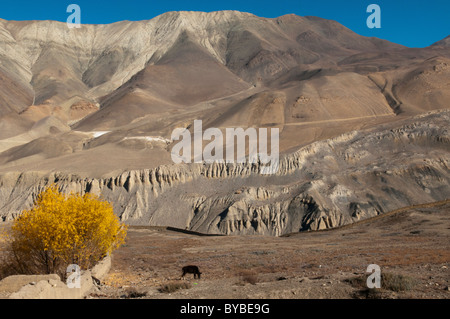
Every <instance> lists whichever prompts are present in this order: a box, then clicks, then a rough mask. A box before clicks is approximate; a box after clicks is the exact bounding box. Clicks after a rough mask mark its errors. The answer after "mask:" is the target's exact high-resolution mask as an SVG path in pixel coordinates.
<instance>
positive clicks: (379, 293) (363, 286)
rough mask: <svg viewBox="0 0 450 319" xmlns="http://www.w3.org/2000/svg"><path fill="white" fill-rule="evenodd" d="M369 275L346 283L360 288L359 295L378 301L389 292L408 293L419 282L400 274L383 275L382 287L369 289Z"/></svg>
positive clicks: (347, 280)
mask: <svg viewBox="0 0 450 319" xmlns="http://www.w3.org/2000/svg"><path fill="white" fill-rule="evenodd" d="M368 276H369V275H367V274H366V275H363V276H359V277H353V278H350V279H346V280H345V281H346V282H347V283H349V284H350V285H352V286H353V287H356V288H359V289H360V290H359V291H358V293H359V295H361V296H364V297H365V298H368V299H377V298H382V297H383V296H384V293H385V292H387V291H394V292H401V291H408V290H411V289H413V288H414V286H415V285H416V284H417V280H416V279H414V278H412V277H409V276H405V275H399V274H392V273H385V272H382V273H381V283H380V284H381V287H380V288H379V289H378V288H368V287H367V278H368Z"/></svg>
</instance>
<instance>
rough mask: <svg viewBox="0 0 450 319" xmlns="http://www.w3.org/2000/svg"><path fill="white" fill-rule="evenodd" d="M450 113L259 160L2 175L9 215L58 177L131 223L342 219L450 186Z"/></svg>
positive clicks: (292, 227)
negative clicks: (264, 171) (276, 160)
mask: <svg viewBox="0 0 450 319" xmlns="http://www.w3.org/2000/svg"><path fill="white" fill-rule="evenodd" d="M448 123H450V111H448V110H443V111H435V112H432V113H429V114H426V115H421V116H418V117H415V118H413V119H408V120H404V121H403V122H402V123H397V124H395V125H394V124H390V125H388V124H386V125H384V127H382V128H377V129H372V130H370V131H358V132H350V133H347V134H343V135H341V136H339V137H337V138H333V139H330V140H325V141H318V142H315V143H313V144H310V145H308V146H306V147H303V148H301V149H299V150H298V151H296V152H295V153H292V154H288V155H285V156H282V157H281V158H280V169H279V171H278V173H277V174H274V175H266V176H263V175H260V174H259V171H260V165H259V164H247V165H238V164H220V163H214V164H190V165H187V164H186V165H166V166H160V167H157V168H153V169H147V170H139V171H127V172H123V173H122V174H120V175H117V176H111V177H105V178H101V179H93V178H89V177H84V176H79V175H75V174H73V175H71V174H65V173H46V172H23V173H5V174H2V175H1V176H0V207H1V208H0V214H1V216H2V219H3V220H11V219H13V218H14V217H15V216H17V215H18V214H20V212H21V211H22V210H23V209H26V208H28V207H30V206H31V204H32V203H33V200H34V199H35V197H36V195H37V194H38V193H39V192H40V191H41V190H42V189H44V188H45V187H46V186H48V185H49V184H51V183H56V184H57V185H58V186H59V187H60V188H61V190H63V191H64V192H71V191H74V192H81V193H85V192H93V193H96V194H99V195H100V196H102V197H103V198H104V199H106V200H108V201H111V202H112V203H113V204H114V208H115V212H116V214H117V215H118V216H120V218H121V219H122V220H123V221H125V222H126V223H128V224H134V225H164V226H173V227H179V228H183V229H189V230H194V231H200V232H207V233H221V234H262V235H274V236H279V235H282V234H286V233H290V232H296V231H307V230H318V229H326V228H331V227H337V226H341V225H345V224H348V223H352V222H355V221H358V220H362V219H365V218H368V217H372V216H376V215H378V214H382V213H385V212H387V211H390V210H394V209H397V208H401V207H405V206H409V205H415V204H421V203H427V202H433V201H439V200H444V199H447V198H448V197H449V194H450V186H449V185H450V169H449V159H450V156H449V155H450V133H449V126H448Z"/></svg>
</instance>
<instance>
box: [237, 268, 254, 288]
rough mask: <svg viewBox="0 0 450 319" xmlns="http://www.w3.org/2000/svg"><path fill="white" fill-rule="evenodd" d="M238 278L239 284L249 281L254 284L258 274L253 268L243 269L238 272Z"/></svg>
mask: <svg viewBox="0 0 450 319" xmlns="http://www.w3.org/2000/svg"><path fill="white" fill-rule="evenodd" d="M239 279H240V283H241V284H245V283H249V284H252V285H256V283H257V282H258V274H257V273H256V272H255V271H253V270H248V269H244V270H241V271H240V272H239Z"/></svg>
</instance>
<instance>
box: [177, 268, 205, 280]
mask: <svg viewBox="0 0 450 319" xmlns="http://www.w3.org/2000/svg"><path fill="white" fill-rule="evenodd" d="M182 271H183V274H182V275H181V278H183V277H184V275H186V274H194V279H195V278H198V279H200V275H201V274H202V273H201V272H200V270H199V269H198V267H197V266H192V265H189V266H184V267H183V268H182Z"/></svg>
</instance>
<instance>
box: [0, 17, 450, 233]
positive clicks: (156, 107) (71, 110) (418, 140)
mask: <svg viewBox="0 0 450 319" xmlns="http://www.w3.org/2000/svg"><path fill="white" fill-rule="evenodd" d="M448 39H449V38H448V37H447V38H445V39H443V40H441V41H439V42H437V43H435V44H433V45H431V46H429V47H426V48H407V47H404V46H402V45H398V44H395V43H391V42H389V41H385V40H381V39H377V38H368V37H363V36H361V35H358V34H356V33H354V32H353V31H351V30H349V29H348V28H346V27H344V26H342V25H341V24H339V23H337V22H335V21H330V20H325V19H321V18H318V17H300V16H296V15H286V16H282V17H279V18H274V19H267V18H261V17H257V16H254V15H252V14H249V13H243V12H237V11H220V12H211V13H204V12H168V13H165V14H163V15H160V16H158V17H156V18H154V19H151V20H148V21H133V22H130V21H122V22H117V23H113V24H109V25H82V27H81V28H79V29H70V28H68V27H67V25H66V24H65V23H61V22H55V21H6V20H2V19H0V185H1V187H0V216H1V217H2V219H3V220H5V221H6V220H11V219H12V218H14V217H15V216H17V215H19V214H20V212H21V211H22V210H23V209H26V208H28V207H29V206H30V205H31V204H32V202H33V200H34V199H35V197H36V195H37V194H38V193H39V191H40V190H42V189H43V188H44V187H45V186H48V185H49V184H51V183H57V184H58V185H59V186H60V187H61V189H63V190H65V191H79V192H82V193H84V192H95V193H97V194H100V195H101V196H102V197H103V198H105V199H107V200H110V201H111V202H112V203H113V204H114V208H115V212H116V214H117V215H118V216H120V217H121V219H122V220H124V221H126V222H127V223H129V224H138V225H162V226H173V227H179V228H182V229H189V230H195V231H199V232H205V233H221V234H262V235H274V236H279V235H283V234H286V233H289V232H295V231H305V230H317V229H325V228H330V227H336V226H341V225H345V224H349V223H352V222H355V221H357V220H361V219H365V218H368V217H372V216H376V215H379V214H383V213H385V212H387V211H390V210H394V209H397V208H401V207H405V206H410V205H415V204H421V203H426V202H432V201H439V200H444V199H447V198H448V197H449V194H450V188H449V185H450V183H449V182H450V171H449V166H448V159H449V158H450V156H449V155H450V154H449V150H450V147H449V135H448V134H449V132H448V123H449V122H450V115H449V110H448V109H449V104H448V103H449V102H448V101H450V47H449V45H448ZM195 120H202V122H203V129H204V130H206V129H207V128H219V129H221V130H224V129H226V128H229V127H242V128H244V129H246V128H249V127H255V128H258V127H259V128H278V129H279V131H280V137H279V144H280V145H279V147H280V152H281V154H280V169H279V171H278V173H277V174H273V175H271V176H263V175H261V174H259V167H258V165H259V164H258V163H253V164H251V163H250V164H220V163H215V164H198V163H197V164H196V163H194V164H174V163H173V161H172V159H171V156H170V154H171V149H172V147H173V146H174V143H173V141H171V133H172V131H173V130H174V129H175V128H186V129H188V130H190V131H191V133H192V130H193V123H194V121H195Z"/></svg>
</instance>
